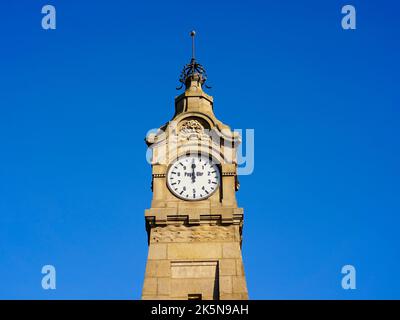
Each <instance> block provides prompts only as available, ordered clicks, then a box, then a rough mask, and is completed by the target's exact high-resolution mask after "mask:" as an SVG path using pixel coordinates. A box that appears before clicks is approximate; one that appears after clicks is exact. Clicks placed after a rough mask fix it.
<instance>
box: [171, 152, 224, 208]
mask: <svg viewBox="0 0 400 320" xmlns="http://www.w3.org/2000/svg"><path fill="white" fill-rule="evenodd" d="M196 155H197V156H199V155H201V156H203V157H205V158H207V159H209V160H211V162H212V165H213V166H215V167H216V168H217V181H218V182H217V183H218V184H217V187H216V188H215V190H213V191H212V192H210V194H208V195H207V196H206V197H204V198H201V199H193V198H186V197H182V196H180V195H179V194H177V193H175V192H174V191H173V190H172V187H171V186H170V182H169V179H168V176H169V172H170V170H171V168H172V166H173V165H174V164H175V163H176V162H177V161H179V159H182V158H186V157H188V156H196ZM165 180H166V185H167V188H168V190H169V191H170V192H171V194H172V195H173V196H174V197H176V198H178V199H181V200H184V201H188V202H194V201H203V200H207V199H209V198H210V197H211V196H212V195H214V194H215V192H217V190H220V186H221V167H220V165H219V164H218V162H216V161H215V160H214V158H213V157H212V156H211V155H210V154H206V153H202V152H199V153H189V154H183V155H181V156H178V157H177V158H175V159H174V160H173V161H171V163H170V164H169V165H168V168H167V173H166V175H165Z"/></svg>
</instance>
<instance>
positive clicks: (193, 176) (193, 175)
mask: <svg viewBox="0 0 400 320" xmlns="http://www.w3.org/2000/svg"><path fill="white" fill-rule="evenodd" d="M194 168H196V165H195V164H194V162H193V163H192V183H195V181H196V175H195V173H194Z"/></svg>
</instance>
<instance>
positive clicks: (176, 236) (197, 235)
mask: <svg viewBox="0 0 400 320" xmlns="http://www.w3.org/2000/svg"><path fill="white" fill-rule="evenodd" d="M150 240H151V242H199V241H201V242H203V241H204V242H207V241H234V240H235V228H233V226H229V227H225V226H210V225H202V226H195V227H190V228H188V227H186V226H183V225H182V226H172V225H169V226H165V227H155V228H153V229H152V230H151V239H150Z"/></svg>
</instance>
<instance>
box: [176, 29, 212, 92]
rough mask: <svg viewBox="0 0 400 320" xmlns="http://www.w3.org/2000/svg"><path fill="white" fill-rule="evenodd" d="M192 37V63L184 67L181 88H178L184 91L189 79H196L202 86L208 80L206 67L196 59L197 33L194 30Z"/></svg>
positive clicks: (180, 79)
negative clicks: (195, 39)
mask: <svg viewBox="0 0 400 320" xmlns="http://www.w3.org/2000/svg"><path fill="white" fill-rule="evenodd" d="M190 36H191V38H192V59H191V60H190V63H188V64H187V65H185V66H184V67H183V70H182V72H181V76H180V78H179V82H180V83H181V86H180V87H178V88H176V89H177V90H180V89H182V87H183V85H187V80H188V79H196V80H197V81H198V82H199V83H200V84H204V82H206V80H207V73H206V70H205V69H204V67H203V66H202V65H201V64H200V63H198V62H197V61H196V58H195V43H194V37H195V36H196V31H194V30H192V31H191V32H190ZM205 86H206V88H208V89H210V88H211V87H210V86H207V85H205Z"/></svg>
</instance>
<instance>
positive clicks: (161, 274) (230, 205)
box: [142, 31, 248, 300]
mask: <svg viewBox="0 0 400 320" xmlns="http://www.w3.org/2000/svg"><path fill="white" fill-rule="evenodd" d="M191 36H192V59H191V61H190V63H189V64H187V65H186V66H185V67H184V69H183V71H182V74H181V77H180V80H179V81H180V82H181V83H182V86H181V88H182V87H184V89H185V91H184V92H183V93H182V94H181V95H179V96H177V97H176V98H175V114H174V116H173V118H172V119H171V120H170V121H169V122H168V123H166V124H165V125H163V126H162V127H161V128H160V129H159V130H158V131H157V132H156V133H152V134H149V135H148V136H147V137H146V143H147V145H148V147H149V149H150V151H151V152H150V153H149V154H150V161H151V165H152V184H151V186H152V191H153V199H152V201H151V207H150V208H149V209H147V210H146V211H145V221H146V231H147V235H148V246H149V252H148V258H147V264H146V273H145V278H144V284H143V291H142V299H165V300H168V299H205V300H219V299H221V300H223V299H231V300H236V299H237V300H239V299H248V294H247V286H246V280H245V275H244V268H243V261H242V251H241V245H242V228H243V209H242V208H239V207H238V205H237V202H236V196H235V192H236V191H237V190H238V188H239V182H238V177H237V160H236V151H237V147H238V145H239V143H240V136H239V135H238V134H237V132H234V131H232V130H231V129H230V128H229V127H228V126H227V125H225V124H223V123H222V122H221V121H219V120H218V119H217V118H216V117H215V115H214V111H213V109H214V103H213V98H212V97H211V96H209V95H208V94H206V93H205V92H204V91H203V87H205V88H207V85H206V84H205V82H206V73H205V69H204V68H203V66H202V65H201V64H199V63H198V62H197V60H196V59H195V55H194V36H195V32H194V31H192V32H191ZM179 89H180V88H179Z"/></svg>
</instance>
